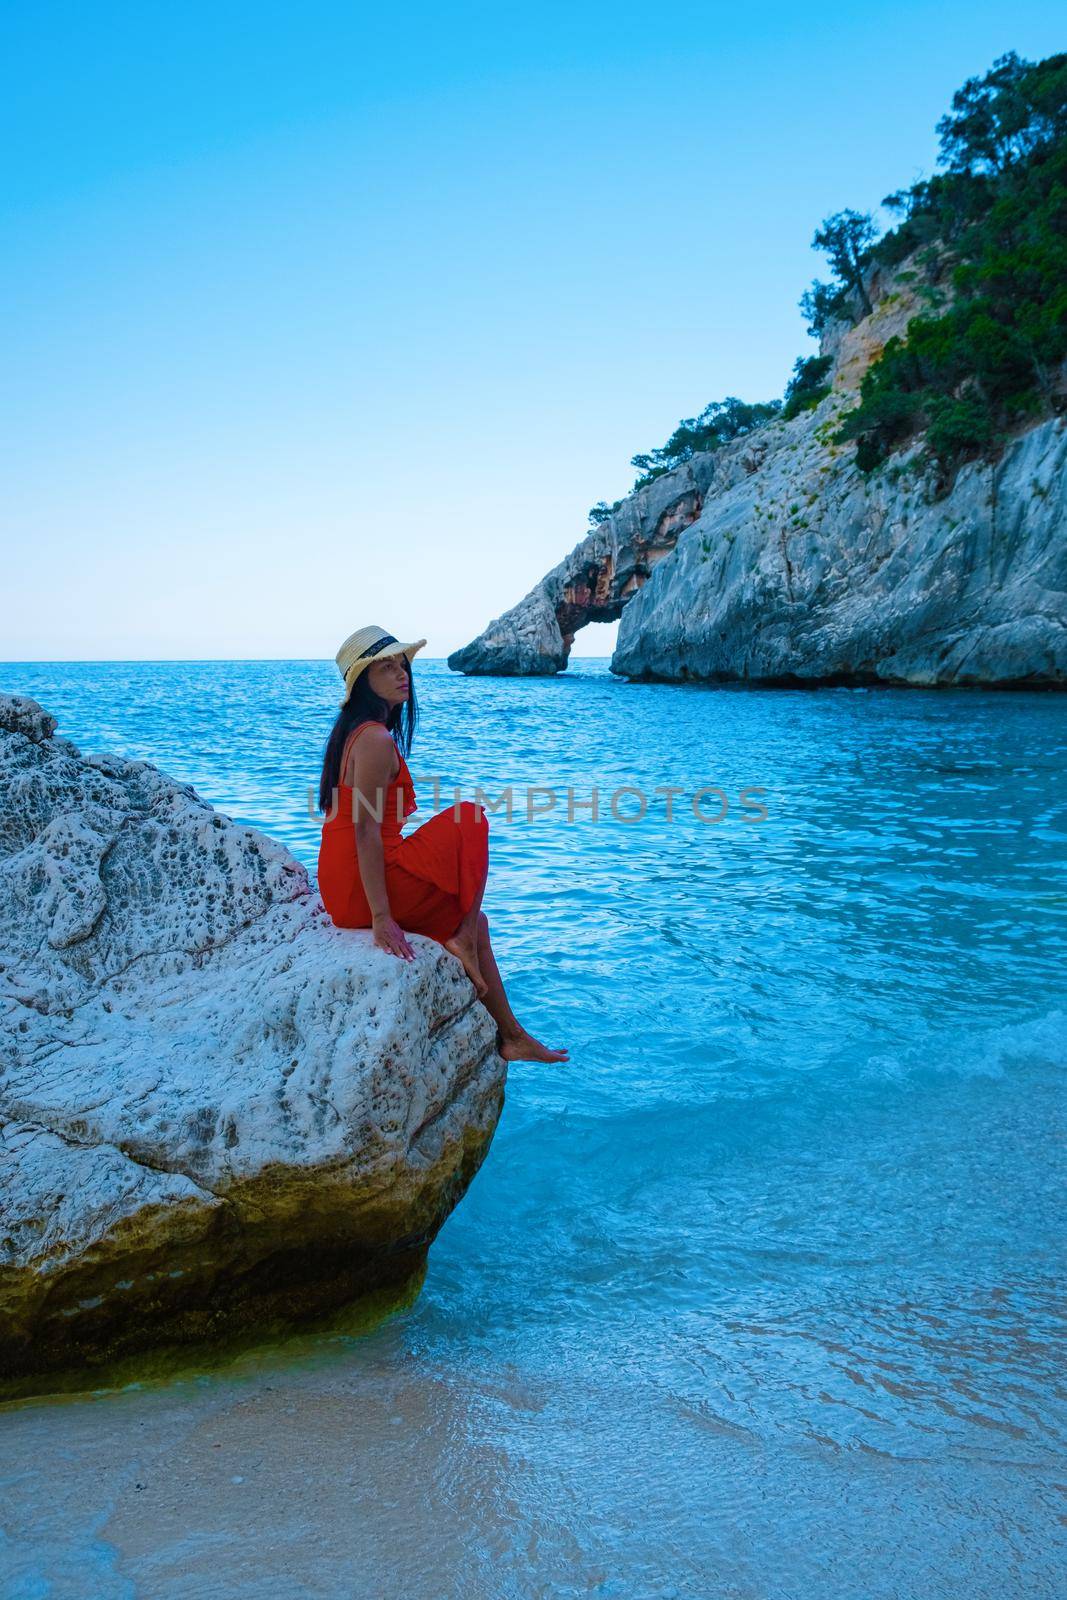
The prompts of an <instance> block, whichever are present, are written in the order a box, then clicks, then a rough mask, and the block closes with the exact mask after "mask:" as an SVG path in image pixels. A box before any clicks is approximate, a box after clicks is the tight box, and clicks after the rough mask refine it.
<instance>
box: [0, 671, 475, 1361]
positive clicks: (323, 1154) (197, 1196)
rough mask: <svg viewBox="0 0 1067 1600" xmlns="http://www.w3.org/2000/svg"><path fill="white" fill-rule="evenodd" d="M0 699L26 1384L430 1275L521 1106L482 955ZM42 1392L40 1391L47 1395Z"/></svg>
mask: <svg viewBox="0 0 1067 1600" xmlns="http://www.w3.org/2000/svg"><path fill="white" fill-rule="evenodd" d="M55 726H56V724H55V719H54V718H53V717H51V716H50V715H49V714H48V713H47V712H46V711H44V710H43V709H42V708H41V707H40V706H39V705H37V704H36V702H34V701H32V700H27V699H23V698H17V697H13V696H7V695H4V696H0V785H2V796H3V798H2V801H0V1219H2V1221H0V1379H6V1380H7V1381H8V1382H9V1383H10V1382H11V1381H12V1380H16V1379H21V1380H22V1381H23V1384H24V1385H25V1383H26V1382H31V1380H33V1379H34V1378H35V1377H37V1378H38V1382H37V1385H36V1386H37V1387H44V1386H46V1380H45V1378H44V1377H43V1376H41V1375H43V1374H46V1373H48V1372H49V1371H51V1370H54V1369H56V1368H60V1367H66V1366H71V1365H79V1366H80V1365H85V1364H92V1363H96V1362H98V1361H101V1360H104V1359H106V1358H111V1357H115V1356H119V1355H124V1354H126V1353H128V1352H134V1351H137V1350H140V1349H142V1348H144V1347H146V1346H150V1345H152V1344H156V1343H159V1342H170V1341H186V1340H197V1339H200V1338H202V1337H205V1336H214V1335H217V1334H220V1333H223V1332H229V1331H233V1330H243V1329H253V1330H255V1329H257V1328H259V1327H260V1326H267V1325H268V1324H273V1323H275V1322H276V1321H278V1320H282V1321H299V1320H300V1319H302V1318H305V1317H307V1316H308V1315H309V1314H312V1313H315V1312H319V1311H323V1310H326V1309H328V1308H330V1307H333V1306H336V1305H339V1304H341V1303H343V1302H347V1301H350V1300H352V1299H354V1298H358V1297H360V1296H362V1295H364V1294H366V1293H367V1292H369V1291H372V1290H382V1289H388V1288H391V1287H393V1286H399V1285H402V1284H404V1283H406V1282H407V1281H409V1280H410V1279H412V1278H413V1277H414V1276H415V1275H416V1274H417V1273H418V1272H419V1270H420V1268H421V1266H422V1264H423V1262H424V1261H425V1256H426V1251H427V1249H428V1247H429V1244H430V1242H431V1240H432V1239H433V1237H434V1235H435V1234H436V1232H437V1230H438V1229H439V1228H440V1226H441V1224H442V1222H443V1221H444V1219H445V1217H446V1216H447V1215H448V1213H449V1211H450V1210H451V1209H452V1207H453V1206H454V1205H455V1204H456V1202H457V1201H458V1200H459V1198H460V1197H461V1195H462V1194H463V1192H464V1190H465V1188H466V1186H467V1185H468V1183H469V1182H470V1180H471V1177H472V1176H473V1174H474V1172H475V1171H476V1170H477V1168H478V1166H479V1164H480V1162H481V1160H482V1158H483V1156H484V1154H485V1152H486V1149H487V1148H488V1144H489V1141H490V1139H491V1137H492V1134H493V1130H494V1128H495V1126H496V1122H497V1118H498V1116H499V1114H500V1110H501V1107H502V1104H503V1095H504V1083H505V1075H506V1066H505V1063H504V1061H503V1060H502V1058H501V1057H500V1055H499V1054H498V1053H497V1050H496V1048H495V1027H494V1024H493V1023H492V1021H491V1019H490V1017H489V1015H488V1013H487V1012H486V1011H485V1010H484V1008H483V1007H482V1006H480V1005H479V1004H477V1003H476V1001H475V998H474V990H473V988H472V986H471V984H470V982H469V980H468V979H467V977H466V975H465V973H464V972H463V969H462V967H461V966H460V963H459V962H458V961H457V960H456V959H455V958H454V957H453V956H451V955H449V954H448V953H447V952H446V951H444V950H443V949H442V948H441V946H440V945H438V944H436V943H435V942H434V941H433V940H430V939H421V938H419V937H418V936H413V937H412V943H413V944H414V946H415V948H416V950H417V951H418V958H417V960H416V961H415V962H412V963H408V962H402V961H398V960H397V959H396V958H395V957H393V956H390V955H389V954H388V953H386V952H385V951H381V950H378V949H376V948H375V947H374V945H373V943H372V941H371V937H370V934H369V933H365V932H362V931H355V930H347V929H339V928H335V927H334V925H333V923H332V922H331V921H330V919H329V917H328V916H327V914H326V912H325V911H324V909H323V907H322V902H321V900H320V899H319V896H318V895H317V894H316V893H314V892H313V891H312V889H311V887H310V885H309V882H308V878H307V875H306V873H305V871H304V869H303V867H302V866H301V865H300V864H299V863H298V862H297V861H295V860H294V859H293V858H292V856H290V855H289V853H288V851H286V850H285V849H284V848H283V847H282V846H281V845H279V844H277V843H275V842H274V841H273V840H271V839H268V838H266V837H264V836H263V835H262V834H260V833H257V832H256V831H255V830H254V829H251V828H246V827H239V826H237V825H236V824H235V823H233V822H232V821H230V819H229V818H227V817H224V816H222V815H220V814H219V813H217V812H215V811H214V810H213V809H212V807H211V806H210V805H208V804H206V802H205V801H203V800H202V799H201V798H200V797H199V796H198V795H197V794H196V792H195V790H193V789H191V788H189V787H188V786H185V785H181V784H178V783H175V782H174V781H173V780H172V779H170V778H168V777H166V776H165V775H164V774H163V773H161V772H158V771H157V770H156V769H155V768H153V767H151V766H149V765H147V764H146V763H144V762H139V761H128V760H124V759H122V758H120V757H117V756H110V755H82V754H81V753H80V752H79V751H78V750H77V749H76V748H75V746H74V745H72V744H71V743H70V742H69V741H67V740H65V739H61V738H56V737H55V736H54V730H55ZM32 1386H33V1384H32V1382H31V1387H32Z"/></svg>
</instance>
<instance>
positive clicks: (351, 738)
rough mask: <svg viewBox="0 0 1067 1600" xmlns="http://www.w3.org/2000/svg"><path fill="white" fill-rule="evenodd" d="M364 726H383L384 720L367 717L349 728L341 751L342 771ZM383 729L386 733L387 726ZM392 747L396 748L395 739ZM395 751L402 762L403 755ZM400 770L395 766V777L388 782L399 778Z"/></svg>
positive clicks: (393, 781)
mask: <svg viewBox="0 0 1067 1600" xmlns="http://www.w3.org/2000/svg"><path fill="white" fill-rule="evenodd" d="M364 728H385V723H384V722H379V721H378V719H377V718H376V717H368V718H367V720H366V722H360V723H358V724H357V725H356V727H354V728H353V729H352V730H351V732H350V733H349V735H348V738H347V739H346V740H345V743H344V748H343V750H342V751H341V772H344V770H345V765H346V763H347V761H348V753H349V751H350V750H351V748H352V746H353V745H354V744H355V742H356V740H357V739H358V738H359V736H360V734H361V733H362V732H363V730H364ZM385 731H386V733H388V732H389V730H388V728H386V729H385ZM390 738H392V735H391V734H390ZM393 748H394V749H396V741H395V740H394V741H393ZM396 753H397V755H398V756H400V760H401V762H403V760H404V757H403V755H402V754H401V752H400V751H399V750H397V752H396ZM400 771H401V769H400V768H399V767H398V768H397V774H396V778H390V780H389V781H390V783H395V782H396V779H397V778H399V776H400ZM345 787H346V788H347V787H348V785H347V784H346V785H345Z"/></svg>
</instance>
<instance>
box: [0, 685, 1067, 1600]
mask: <svg viewBox="0 0 1067 1600" xmlns="http://www.w3.org/2000/svg"><path fill="white" fill-rule="evenodd" d="M0 670H2V678H0V688H3V689H5V690H9V691H14V692H18V693H25V694H29V695H32V696H33V697H34V698H36V699H38V700H40V701H41V702H42V703H43V704H44V705H45V706H47V707H48V708H49V709H50V710H51V711H53V712H54V713H55V714H56V715H58V717H59V721H60V729H59V731H60V732H61V733H62V734H64V735H65V736H66V737H68V738H70V739H72V740H73V741H74V742H75V743H76V744H78V745H79V746H81V747H82V748H83V749H86V750H100V749H110V750H116V751H119V752H122V753H124V754H128V755H133V756H137V757H141V758H145V759H148V760H151V761H153V762H154V763H155V764H156V765H158V766H160V767H161V768H163V770H164V771H166V772H168V773H170V774H172V775H173V776H174V777H176V778H179V779H181V780H182V781H185V782H190V783H192V784H194V785H195V787H196V789H197V790H198V792H199V793H200V794H201V795H203V796H204V798H205V799H208V800H210V801H211V802H212V803H213V804H214V805H216V806H218V807H219V808H220V809H221V810H223V811H225V812H227V813H228V814H230V815H231V816H233V817H234V818H236V819H237V820H239V821H242V822H247V823H252V824H255V825H257V826H259V827H262V828H264V829H265V830H266V831H268V832H270V833H272V834H274V835H275V836H276V837H278V838H280V839H282V840H284V842H285V843H286V844H288V845H289V846H290V848H291V849H292V850H293V851H294V852H295V854H296V855H298V856H299V857H300V858H301V859H302V860H303V861H304V862H305V863H306V864H307V865H308V867H309V868H310V869H312V870H313V869H314V864H315V855H316V849H317V837H318V833H317V824H316V821H315V819H314V818H313V817H312V816H310V815H309V814H308V791H309V790H312V791H313V790H314V788H315V787H316V786H317V781H318V772H319V762H320V757H321V750H322V745H323V741H324V739H325V736H326V733H327V731H328V728H329V726H330V722H331V719H332V716H333V714H334V712H335V709H336V701H337V698H338V695H337V683H336V682H335V669H334V668H333V666H332V663H321V662H303V661H296V662H279V661H269V662H240V663H218V662H205V663H161V664H140V663H133V664H121V663H120V664H115V663H111V664H105V665H91V664H69V665H64V664H34V665H17V666H7V667H4V668H2V669H0ZM416 688H417V692H418V696H419V703H420V709H421V714H422V719H423V720H422V727H421V730H420V734H419V736H418V738H417V741H416V746H415V749H414V751H413V753H412V756H411V758H410V765H411V770H412V773H413V775H414V779H415V786H416V791H417V793H418V795H419V799H420V805H421V807H422V809H420V812H419V813H418V814H417V815H416V816H415V817H414V818H413V819H412V820H411V822H409V824H408V826H409V828H410V827H411V826H412V825H413V824H417V823H418V822H420V821H422V820H424V818H425V817H427V816H429V815H430V814H431V812H432V809H433V805H432V782H431V779H432V776H433V775H435V774H436V775H438V776H439V777H440V780H441V782H442V784H443V785H444V786H445V788H444V789H443V792H442V796H441V804H445V803H447V801H448V799H449V798H450V792H451V791H450V786H451V785H452V784H453V783H456V784H459V785H460V786H461V789H462V792H463V793H464V795H466V796H470V797H473V793H474V786H475V785H476V784H479V783H480V784H482V785H483V786H484V787H485V788H487V789H488V790H490V791H491V792H493V793H500V792H501V791H502V790H503V789H504V788H505V787H506V785H508V784H509V783H510V784H511V785H512V787H513V795H514V796H515V806H516V810H515V815H514V817H513V820H512V821H511V822H510V823H509V822H508V821H507V820H506V819H505V817H504V816H503V815H502V814H501V813H497V814H496V815H495V816H493V817H492V818H491V822H490V829H491V833H490V849H491V865H490V877H489V886H488V889H487V893H486V899H485V909H486V910H487V912H488V914H489V919H490V924H491V928H492V932H493V937H494V943H495V946H496V949H497V953H498V958H499V961H500V965H501V969H502V971H503V974H504V977H505V981H506V982H507V984H508V986H509V991H510V993H511V996H512V1000H513V1004H514V1006H515V1009H516V1011H517V1013H518V1015H519V1016H520V1018H521V1019H522V1020H523V1021H524V1022H525V1023H526V1024H527V1026H529V1027H530V1028H531V1029H532V1031H534V1032H535V1033H537V1034H539V1035H540V1037H542V1038H543V1039H545V1040H546V1041H547V1042H549V1043H552V1044H555V1043H565V1044H566V1045H567V1046H568V1047H569V1049H570V1052H571V1060H570V1062H569V1063H568V1064H567V1065H565V1066H549V1067H546V1066H535V1065H532V1064H520V1065H517V1066H514V1067H513V1068H512V1069H511V1072H510V1074H509V1079H508V1088H507V1100H506V1106H505V1110H504V1115H503V1119H502V1121H501V1124H500V1127H499V1129H498V1132H497V1135H496V1138H495V1140H494V1143H493V1146H492V1149H491V1151H490V1153H489V1155H488V1157H487V1159H486V1161H485V1163H484V1165H483V1167H482V1168H481V1170H480V1172H479V1173H478V1175H477V1177H476V1179H475V1181H474V1183H473V1185H472V1187H471V1189H470V1191H469V1192H468V1194H467V1196H466V1198H465V1199H464V1200H463V1202H462V1204H461V1206H460V1207H459V1209H458V1210H457V1211H456V1212H455V1214H454V1215H453V1216H452V1217H451V1218H450V1219H449V1221H448V1223H447V1224H446V1225H445V1227H444V1229H443V1230H442V1232H441V1234H440V1236H439V1238H438V1239H437V1241H436V1243H435V1245H434V1247H433V1250H432V1252H431V1257H430V1265H429V1271H428V1275H427V1279H426V1283H425V1286H424V1288H423V1291H422V1294H421V1296H420V1297H419V1299H418V1301H417V1302H416V1303H415V1304H414V1305H413V1306H412V1307H411V1308H410V1309H408V1310H407V1311H405V1312H403V1313H401V1314H400V1315H398V1316H397V1317H395V1318H394V1319H392V1320H391V1321H389V1322H387V1323H386V1324H384V1325H383V1326H382V1327H380V1328H379V1329H378V1330H377V1331H376V1332H374V1333H373V1334H371V1335H370V1336H368V1337H366V1338H364V1339H361V1340H356V1339H328V1338H323V1339H322V1340H321V1341H318V1342H315V1341H312V1342H311V1344H310V1346H301V1353H300V1355H299V1358H297V1357H296V1356H295V1355H294V1356H293V1358H292V1360H289V1359H288V1358H287V1357H286V1356H285V1354H284V1352H283V1353H280V1354H279V1353H274V1354H272V1355H270V1356H269V1358H265V1359H264V1360H263V1361H262V1362H260V1363H258V1364H253V1366H251V1367H246V1368H245V1369H242V1370H241V1371H239V1372H233V1373H227V1372H215V1373H209V1374H205V1375H202V1376H200V1377H199V1378H190V1379H186V1380H182V1381H181V1382H179V1383H176V1384H171V1385H167V1386H162V1387H159V1388H156V1389H145V1390H132V1391H126V1392H123V1393H121V1394H112V1395H105V1396H99V1397H97V1398H87V1399H81V1400H77V1401H68V1402H64V1403H62V1404H37V1403H34V1404H28V1405H24V1406H20V1407H18V1408H16V1409H9V1410H8V1411H7V1412H5V1413H3V1414H0V1438H2V1439H3V1440H4V1441H5V1442H6V1448H5V1450H4V1458H5V1463H6V1464H5V1465H4V1466H3V1467H0V1476H2V1479H3V1482H2V1491H3V1495H4V1499H5V1503H6V1513H5V1518H4V1527H5V1532H6V1535H7V1541H6V1543H4V1544H3V1545H0V1574H4V1575H5V1576H6V1581H7V1584H8V1588H6V1589H3V1590H2V1592H3V1593H4V1594H5V1595H6V1594H9V1593H10V1594H12V1595H14V1596H17V1597H18V1600H31V1597H32V1600H37V1597H39V1596H49V1597H53V1596H56V1597H66V1596H68V1595H69V1596H72V1597H73V1596H82V1595H86V1596H88V1595H91V1596H94V1597H95V1596H101V1597H107V1600H111V1597H113V1596H114V1597H123V1600H125V1597H127V1596H133V1595H136V1596H138V1597H140V1596H142V1595H144V1596H155V1595H161V1596H162V1595H166V1596H172V1595H174V1596H178V1595H180V1596H182V1597H183V1600H187V1597H190V1596H196V1597H199V1596H201V1595H202V1596H204V1597H205V1600H206V1597H208V1596H210V1597H211V1600H228V1597H230V1596H245V1595H249V1596H261V1595H264V1596H271V1597H273V1596H279V1597H285V1600H290V1597H301V1600H303V1597H305V1596H306V1597H312V1596H314V1597H320V1596H322V1597H330V1600H334V1597H336V1600H347V1597H351V1596H360V1597H363V1596H367V1597H368V1600H369V1597H374V1600H379V1597H392V1596H394V1595H395V1596H397V1597H400V1596H405V1597H411V1600H423V1597H434V1600H437V1597H442V1600H445V1597H447V1600H452V1597H455V1596H461V1597H468V1596H469V1597H471V1600H483V1597H484V1600H497V1597H506V1600H511V1597H516V1600H518V1597H526V1596H538V1597H541V1596H544V1597H553V1600H555V1597H563V1596H579V1595H580V1596H585V1595H610V1596H614V1597H626V1600H630V1597H635V1600H638V1597H640V1600H643V1597H653V1596H655V1597H672V1596H673V1597H677V1600H682V1597H684V1600H710V1597H712V1596H716V1597H718V1596H728V1597H750V1596H751V1597H764V1596H774V1597H779V1596H782V1597H790V1600H792V1597H794V1596H796V1597H800V1596H805V1597H815V1600H819V1597H824V1596H825V1597H835V1600H836V1597H842V1600H845V1597H848V1600H851V1597H859V1596H863V1597H882V1596H885V1597H890V1596H893V1597H896V1596H908V1597H910V1596H916V1597H919V1596H922V1597H937V1596H967V1597H968V1600H977V1597H985V1596H988V1597H989V1600H1003V1597H1005V1596H1009V1595H1010V1596H1014V1595H1020V1596H1035V1595H1045V1594H1048V1595H1052V1594H1054V1593H1057V1592H1061V1589H1062V1584H1063V1580H1064V1565H1063V1551H1062V1545H1061V1543H1060V1537H1061V1534H1062V1525H1063V1524H1062V1518H1063V1511H1064V1507H1063V1503H1062V1492H1063V1483H1064V1464H1063V1440H1064V1423H1065V1416H1064V1409H1063V1405H1062V1390H1061V1389H1060V1388H1058V1372H1059V1371H1060V1370H1061V1368H1062V1354H1063V1345H1062V1325H1063V1309H1064V1308H1063V1301H1062V1297H1061V1296H1060V1294H1059V1283H1060V1280H1061V1279H1062V1268H1063V1255H1062V1237H1063V1226H1064V1221H1065V1215H1064V1213H1065V1207H1064V1204H1063V1193H1062V1178H1063V1163H1062V1133H1063V1109H1064V1100H1063V1083H1064V1076H1063V1069H1064V1066H1065V1063H1067V975H1065V972H1067V962H1065V956H1067V700H1065V699H1064V698H1063V697H1056V696H1051V695H1040V694H1026V693H1023V694H1003V693H984V692H963V691H960V692H954V691H952V692H924V691H900V690H888V689H887V690H869V691H866V690H845V689H834V690H817V691H810V690H809V691H802V690H797V691H792V690H774V691H761V690H753V689H744V688H711V687H701V686H668V685H637V684H626V683H623V682H621V681H618V680H616V679H614V678H612V677H611V675H610V673H609V672H608V670H607V666H606V663H604V662H599V661H591V660H587V661H578V662H576V663H575V664H574V665H573V666H572V668H571V670H570V671H568V673H567V674H566V675H564V676H562V677H560V678H556V679H549V680H537V679H535V680H526V681H520V680H506V679H505V680H495V679H468V678H462V677H458V676H456V675H454V674H451V673H449V672H448V671H447V669H446V667H445V666H444V663H443V662H440V661H423V660H422V658H418V659H417V661H416ZM527 785H541V786H548V787H553V788H555V789H556V791H557V793H558V796H559V800H558V803H557V807H556V809H555V811H554V812H550V813H549V814H548V815H546V816H539V817H535V818H534V819H533V820H532V821H528V820H526V818H525V815H524V806H525V800H526V787H527ZM568 785H569V786H571V787H572V789H573V791H574V796H575V799H576V800H578V801H587V800H588V799H589V798H590V794H591V791H592V788H593V787H594V786H596V787H597V788H598V790H599V792H600V803H601V810H602V815H601V818H600V820H598V821H597V822H593V821H592V819H591V818H590V816H589V811H588V809H584V810H579V811H578V812H577V814H576V820H575V821H574V822H573V823H569V822H568V820H567V817H566V789H567V787H568ZM666 785H671V786H674V787H675V788H677V789H678V790H679V791H680V794H679V795H678V796H676V798H675V800H674V815H673V818H672V819H671V820H670V821H668V820H667V817H666V804H665V801H664V799H663V798H662V797H657V796H656V795H655V793H654V791H655V790H656V788H657V787H660V786H666ZM619 786H630V787H633V788H637V789H639V790H641V791H642V793H643V794H644V795H645V796H646V797H647V799H648V809H647V812H646V814H645V816H644V817H643V818H642V819H641V820H640V821H639V822H634V823H627V822H623V821H619V820H616V819H615V818H614V817H613V816H612V815H611V813H610V798H611V795H612V792H613V791H614V790H615V789H616V788H618V787H619ZM704 786H715V787H718V788H721V790H722V791H723V792H724V794H725V796H726V802H727V810H726V815H725V817H724V819H723V820H722V821H721V822H719V823H717V824H714V823H708V822H700V821H698V820H697V819H696V817H695V816H694V815H693V810H692V806H691V804H690V797H691V796H692V794H693V793H694V791H696V790H697V789H700V788H702V787H704ZM752 788H759V789H760V790H761V791H762V793H761V794H760V796H759V797H758V798H759V799H760V800H762V803H763V806H764V807H765V809H766V817H765V818H762V819H760V818H758V817H757V820H752V819H753V817H754V816H756V815H757V814H756V813H755V812H754V811H753V810H751V809H748V810H746V809H745V808H744V807H742V805H741V804H740V798H739V797H740V792H741V791H742V790H745V789H752ZM543 802H544V797H543V796H540V797H538V798H537V800H536V802H535V803H536V804H538V805H540V804H542V803H543ZM618 808H619V810H620V812H622V813H623V814H624V815H630V814H632V813H634V812H636V811H637V810H638V808H639V800H638V798H637V797H635V796H634V795H632V794H631V795H627V796H623V797H621V798H620V800H619V802H618ZM720 809H721V802H720V801H719V800H718V799H717V798H715V797H713V796H708V797H705V802H704V811H705V815H707V816H709V817H714V816H715V815H716V814H717V813H718V812H719V810H720Z"/></svg>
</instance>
